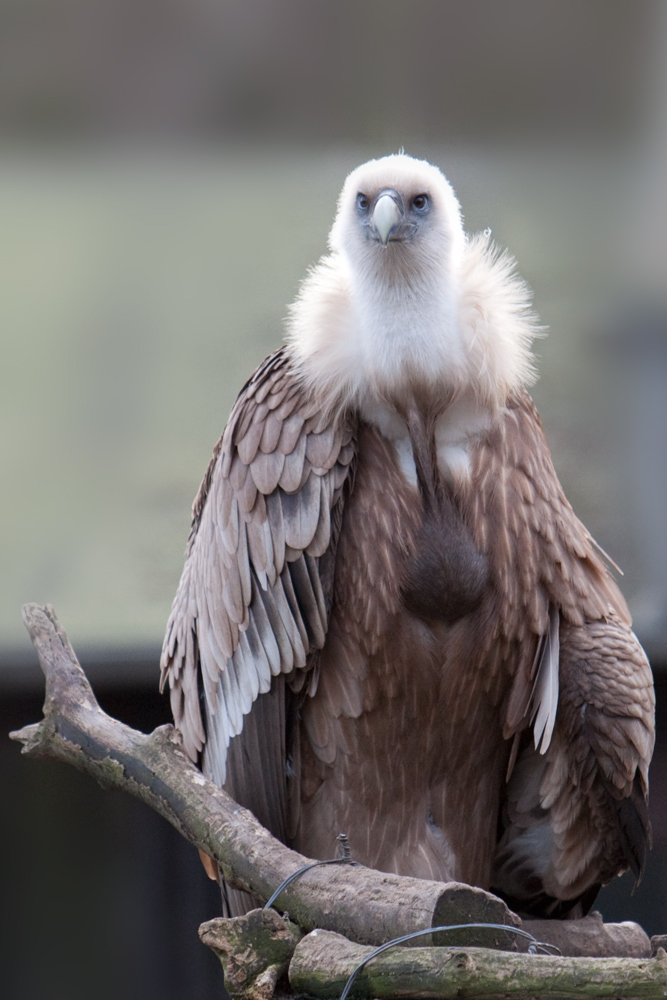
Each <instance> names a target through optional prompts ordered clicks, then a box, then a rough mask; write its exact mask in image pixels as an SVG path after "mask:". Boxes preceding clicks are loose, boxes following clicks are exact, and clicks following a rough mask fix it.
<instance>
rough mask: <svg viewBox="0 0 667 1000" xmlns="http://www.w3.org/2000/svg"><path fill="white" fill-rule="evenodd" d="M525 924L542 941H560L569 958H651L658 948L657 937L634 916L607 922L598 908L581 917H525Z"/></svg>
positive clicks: (556, 943) (561, 948)
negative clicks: (570, 918) (556, 918)
mask: <svg viewBox="0 0 667 1000" xmlns="http://www.w3.org/2000/svg"><path fill="white" fill-rule="evenodd" d="M521 926H522V927H523V929H524V930H525V931H528V933H529V934H532V935H533V937H536V938H537V940H538V941H546V942H547V943H548V944H554V945H556V947H557V948H558V949H559V950H560V952H561V954H562V955H567V956H568V957H569V958H577V957H582V956H588V957H597V958H612V957H615V958H650V957H651V953H652V951H655V949H654V948H652V940H653V939H651V940H649V936H648V934H647V933H646V931H645V930H644V928H643V927H640V926H639V924H635V923H634V922H633V921H631V920H624V921H623V923H622V924H605V923H603V921H602V914H600V913H598V912H597V910H594V911H593V913H589V914H588V916H587V917H583V918H582V919H581V920H524V921H523V923H522V924H521ZM519 950H522V949H521V945H519Z"/></svg>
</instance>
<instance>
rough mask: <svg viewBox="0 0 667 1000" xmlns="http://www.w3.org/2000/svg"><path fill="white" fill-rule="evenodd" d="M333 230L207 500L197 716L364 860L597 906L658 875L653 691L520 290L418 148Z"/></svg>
mask: <svg viewBox="0 0 667 1000" xmlns="http://www.w3.org/2000/svg"><path fill="white" fill-rule="evenodd" d="M329 243H330V249H331V253H330V255H329V256H327V257H324V258H323V259H322V260H321V261H320V262H319V264H318V265H317V266H316V267H315V268H314V270H313V271H312V272H311V273H310V275H309V276H308V277H307V278H306V280H305V282H304V284H303V286H302V288H301V291H300V294H299V296H298V298H297V300H296V302H295V304H294V305H293V306H292V309H291V312H290V317H289V331H288V337H287V342H286V344H285V346H283V347H281V348H280V349H279V350H277V351H276V352H275V353H274V354H272V355H271V356H270V357H268V358H267V359H266V361H264V362H263V364H261V365H260V367H259V368H258V369H257V371H256V372H255V373H254V374H253V375H252V376H251V378H250V379H249V381H248V382H247V383H246V385H245V386H244V387H243V389H242V390H241V393H240V395H239V397H238V399H237V401H236V404H235V405H234V408H233V410H232V414H231V417H230V419H229V422H228V424H227V427H226V428H225V431H224V433H223V435H222V437H221V439H220V441H219V442H218V444H217V445H216V447H215V451H214V454H213V458H212V460H211V464H210V466H209V468H208V471H207V472H206V475H205V477H204V481H203V483H202V485H201V488H200V490H199V493H198V495H197V498H196V500H195V503H194V508H193V509H194V519H193V523H192V530H191V533H190V538H189V542H188V549H187V560H186V563H185V568H184V570H183V575H182V578H181V581H180V585H179V588H178V592H177V594H176V598H175V600H174V604H173V608H172V612H171V617H170V619H169V623H168V626H167V634H166V638H165V642H164V650H163V657H162V682H163V684H164V683H165V682H168V684H169V687H170V690H171V703H172V707H173V714H174V719H175V722H176V725H177V727H178V728H179V730H180V732H181V733H182V736H183V741H184V745H185V748H186V751H187V753H188V754H189V755H190V757H191V758H192V760H193V761H196V762H198V763H199V764H200V766H201V767H202V768H203V770H204V773H205V774H206V775H208V776H209V777H210V778H211V779H212V780H213V781H215V782H217V783H218V784H219V785H224V786H225V788H227V790H228V791H229V792H230V793H231V795H232V796H233V797H234V798H235V799H236V800H237V801H238V802H240V803H241V804H242V805H244V806H247V807H248V808H250V809H251V810H252V811H253V812H254V814H255V815H256V816H257V818H258V819H259V820H260V821H261V822H262V823H263V824H264V825H265V826H266V827H268V828H269V830H271V831H272V832H273V833H274V834H275V835H276V836H277V837H279V838H280V839H281V840H282V841H284V842H285V843H287V844H290V845H292V846H293V847H295V848H296V849H297V850H299V851H300V852H302V853H303V854H305V855H307V856H308V857H311V858H319V859H324V858H329V857H332V856H333V855H334V854H335V847H336V836H337V835H338V834H339V833H341V831H343V832H345V833H346V834H347V836H348V838H349V844H350V848H351V852H352V855H353V857H354V858H355V859H356V860H358V861H360V862H362V863H363V864H365V865H369V866H372V867H374V868H378V869H381V870H383V871H388V872H396V873H398V874H403V875H412V876H417V877H423V878H432V879H442V880H445V881H448V880H452V879H454V880H459V881H462V882H468V883H471V884H472V885H477V886H481V887H484V888H491V889H492V890H494V891H495V892H497V893H499V894H500V895H502V896H503V897H504V898H505V899H506V900H507V901H508V902H509V904H510V905H511V906H512V907H513V908H514V909H516V910H518V911H519V912H520V913H523V914H532V915H539V916H560V917H567V916H578V915H580V914H582V913H584V912H586V911H587V910H588V908H589V907H590V905H591V903H592V901H593V900H594V898H595V896H596V894H597V891H598V889H599V887H600V885H602V884H604V883H605V882H608V881H609V880H610V879H612V878H613V877H614V876H615V875H618V874H620V873H621V872H623V871H625V870H626V869H627V868H630V869H632V871H633V872H634V874H635V877H636V878H638V877H639V876H640V873H641V871H642V866H643V863H644V856H645V850H646V844H647V841H648V839H649V836H650V834H649V822H648V816H647V771H648V765H649V761H650V758H651V753H652V748H653V740H654V696H653V686H652V679H651V672H650V668H649V665H648V662H647V660H646V657H645V655H644V653H643V651H642V649H641V646H640V645H639V643H638V641H637V639H636V638H635V636H634V634H633V633H632V631H631V628H630V617H629V614H628V610H627V607H626V604H625V602H624V600H623V598H622V596H621V594H620V592H619V590H618V588H617V586H616V584H615V583H614V581H613V580H612V578H611V576H610V573H609V571H608V569H607V565H606V563H605V561H604V559H603V558H602V554H601V550H599V549H598V548H597V546H596V544H595V542H594V541H593V539H592V538H591V536H590V535H589V533H588V531H587V530H586V528H585V527H584V526H583V524H581V522H580V521H579V520H578V519H577V518H576V516H575V515H574V513H573V511H572V508H571V507H570V505H569V503H568V501H567V500H566V498H565V496H564V494H563V491H562V489H561V486H560V484H559V481H558V478H557V476H556V473H555V471H554V468H553V465H552V462H551V457H550V454H549V449H548V447H547V444H546V441H545V438H544V433H543V430H542V425H541V423H540V419H539V416H538V414H537V412H536V410H535V407H534V405H533V402H532V400H531V398H530V396H529V395H528V392H527V389H526V386H527V385H528V384H529V383H530V382H531V380H532V378H533V363H532V358H531V354H530V344H531V339H532V336H533V335H534V332H535V327H534V317H532V316H531V314H530V311H529V300H528V292H527V289H526V287H525V286H524V285H523V283H522V282H521V281H520V280H519V279H518V278H517V277H516V276H515V274H514V264H513V261H512V259H511V258H510V257H509V256H508V255H507V254H499V253H498V252H497V251H496V250H495V249H494V247H493V245H492V244H491V243H490V242H489V238H488V236H487V235H484V236H473V237H467V236H466V235H465V234H464V231H463V228H462V222H461V215H460V209H459V205H458V202H457V200H456V197H455V195H454V192H453V190H452V188H451V187H450V185H449V183H448V182H447V181H446V180H445V178H444V177H443V176H442V174H441V173H440V172H439V170H438V169H437V168H436V167H433V166H431V165H430V164H428V163H426V162H423V161H419V160H415V159H412V158H410V157H408V156H405V155H403V154H399V155H396V156H387V157H384V158H383V159H380V160H374V161H371V162H370V163H366V164H364V165H363V166H361V167H359V168H358V169H356V170H355V171H353V172H352V173H351V174H350V176H349V177H348V178H347V180H346V182H345V186H344V188H343V191H342V194H341V196H340V200H339V203H338V212H337V215H336V219H335V222H334V224H333V228H332V230H331V235H330V239H329ZM236 905H238V901H237V904H236Z"/></svg>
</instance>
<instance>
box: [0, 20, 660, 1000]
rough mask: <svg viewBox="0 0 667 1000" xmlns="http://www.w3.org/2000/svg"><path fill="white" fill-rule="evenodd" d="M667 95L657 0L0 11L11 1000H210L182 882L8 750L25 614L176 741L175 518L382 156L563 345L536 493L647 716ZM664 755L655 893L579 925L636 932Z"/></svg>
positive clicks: (216, 990)
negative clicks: (171, 707) (438, 185)
mask: <svg viewBox="0 0 667 1000" xmlns="http://www.w3.org/2000/svg"><path fill="white" fill-rule="evenodd" d="M666 66H667V4H664V3H663V2H661V0H576V2H575V0H506V2H499V0H467V2H463V0H460V2H454V0H450V2H448V0H441V2H426V0H413V2H410V3H408V2H405V3H399V2H394V0H384V2H379V0H357V2H355V3H352V2H350V0H342V2H337V3H334V2H324V0H322V2H317V3H315V2H312V0H311V2H308V0H284V2H283V0H280V2H269V0H245V2H242V0H235V2H225V0H219V2H217V3H213V2H211V0H143V2H142V0H133V2H132V3H130V2H128V0H86V2H83V0H60V2H57V3H52V4H46V3H44V2H43V0H30V2H24V3H22V4H18V3H9V2H6V3H4V4H2V5H0V138H1V140H2V142H1V144H0V218H1V219H2V225H1V226H0V284H1V285H2V294H1V295H0V331H1V333H0V337H1V338H2V358H3V363H2V365H0V414H1V416H2V427H3V430H2V435H1V437H0V463H1V468H2V472H1V476H0V483H1V491H0V553H1V554H2V567H3V572H2V575H1V576H0V598H1V599H0V715H1V722H2V725H1V727H0V729H1V732H0V766H1V767H2V779H3V785H2V787H3V796H2V802H3V822H2V825H1V833H0V859H1V863H2V865H3V871H2V876H1V878H2V881H1V884H2V900H3V907H2V920H3V926H2V928H1V929H0V948H2V949H3V951H4V952H5V954H4V956H3V958H2V961H1V964H0V988H1V989H2V996H3V997H5V996H6V997H10V998H12V1000H19V998H20V1000H42V998H44V1000H46V998H51V997H55V998H59V997H61V996H62V997H68V998H71V1000H79V998H81V1000H83V998H84V997H86V998H87V997H89V996H91V995H93V994H94V995H95V996H96V997H98V998H100V1000H106V998H107V997H108V998H112V997H114V998H115V997H121V996H122V997H129V998H134V997H137V998H139V997H141V998H153V997H155V998H164V1000H171V998H174V1000H176V998H181V997H187V998H189V1000H200V998H201V1000H204V998H208V997H215V996H219V995H221V988H222V987H221V984H222V980H221V975H220V972H219V967H218V965H217V962H216V960H215V959H214V958H213V957H212V955H211V954H209V953H208V951H207V950H206V949H205V948H204V947H203V946H202V945H200V944H199V942H198V940H197V936H196V928H197V926H198V924H199V923H200V922H201V921H202V920H204V919H206V918H208V917H209V916H213V915H215V913H216V912H217V907H218V900H217V898H216V893H215V891H214V887H212V886H211V885H209V884H208V883H207V881H206V879H205V876H204V875H203V872H201V871H200V869H199V864H198V861H197V859H196V857H194V856H193V852H192V851H191V850H190V849H189V848H188V847H187V846H186V845H185V844H181V842H180V841H179V839H178V837H177V836H176V834H174V833H173V832H172V831H171V829H170V828H168V827H167V826H166V824H164V823H163V822H162V821H161V820H159V819H158V818H157V817H156V816H153V815H152V814H150V812H149V811H148V810H147V809H145V808H144V807H142V806H141V805H139V804H137V803H134V802H132V801H130V800H127V801H126V800H125V799H124V798H122V797H121V796H115V795H111V794H109V793H104V792H102V791H101V790H100V789H98V788H97V787H96V786H95V785H94V784H92V783H91V782H88V781H87V780H86V779H84V778H81V777H80V776H79V775H77V774H76V773H75V772H73V771H72V772H70V771H68V770H67V769H66V768H64V767H62V768H61V767H58V766H56V765H46V764H37V763H34V762H29V761H25V760H22V759H21V758H20V756H19V751H18V748H17V746H16V745H14V744H10V743H9V741H8V740H7V738H6V737H5V736H2V734H1V733H6V732H7V730H9V729H10V728H17V727H19V726H20V725H23V724H25V723H27V722H32V721H36V720H37V718H39V716H40V697H41V682H40V676H41V675H40V673H39V670H38V668H37V666H36V659H35V657H34V654H33V653H32V652H31V649H30V646H29V643H28V640H27V638H26V637H25V633H24V631H23V627H22V625H21V620H20V606H21V604H22V603H23V602H25V601H39V602H44V601H48V602H50V603H52V604H54V606H55V608H56V611H57V613H58V615H59V617H60V619H61V621H62V623H63V625H64V626H65V628H66V629H67V630H68V632H69V635H70V638H71V640H72V642H73V644H74V646H75V649H77V651H78V652H79V653H80V656H81V659H82V662H83V663H84V666H85V667H86V669H87V670H88V672H89V675H90V676H91V679H92V680H93V682H94V684H95V687H96V690H97V691H98V692H99V694H100V698H101V701H102V703H103V705H104V706H105V707H106V708H107V709H108V710H109V711H111V712H113V713H114V714H117V715H118V716H119V717H121V718H123V719H125V720H126V721H128V722H130V723H132V724H133V725H137V726H138V727H139V728H143V729H149V728H151V727H152V726H154V725H155V724H157V723H159V722H161V721H166V720H167V719H168V706H167V704H166V703H165V701H164V700H163V699H160V698H159V696H158V695H157V693H156V684H157V660H158V655H159V647H160V643H161V637H162V632H163V629H164V625H165V622H166V618H167V615H168V613H169V607H170V604H171V599H172V597H173V594H174V592H175V589H176V585H177V582H178V577H179V574H180V569H181V566H182V560H183V549H184V545H185V539H186V536H187V531H188V526H189V515H190V504H191V501H192V498H193V497H194V494H195V492H196V490H197V487H198V484H199V480H200V478H201V476H202V474H203V472H204V470H205V468H206V464H207V462H208V458H209V456H210V453H211V450H212V447H213V444H214V442H215V440H216V439H217V437H218V435H219V434H220V432H221V430H222V428H223V426H224V423H225V420H226V417H227V414H228V412H229V409H230V406H231V404H232V402H233V399H234V396H235V394H236V392H237V391H238V389H239V387H240V386H241V384H242V383H243V382H244V381H245V379H246V378H247V376H248V375H249V373H250V372H251V371H252V369H253V368H254V367H255V365H256V364H257V363H258V362H259V361H260V360H261V359H262V358H263V357H264V356H265V355H266V354H267V353H268V352H269V351H271V350H273V349H274V348H275V347H276V346H277V345H278V343H279V342H280V339H281V336H282V326H283V320H284V316H285V312H286V304H287V303H288V302H289V301H290V300H291V299H292V298H293V297H294V294H295V292H296V289H297V287H298V284H299V281H300V279H301V278H302V277H303V275H304V274H305V272H306V269H307V267H308V266H309V265H310V264H312V263H313V262H314V261H315V260H316V259H317V258H318V257H319V255H320V254H321V253H322V252H324V250H325V248H326V236H327V232H328V229H329V226H330V224H331V221H332V218H333V214H334V210H335V201H336V196H337V193H338V191H339V189H340V187H341V185H342V182H343V179H344V177H345V175H346V173H347V172H348V171H349V170H350V169H352V168H353V167H354V166H356V165H357V164H358V163H360V162H362V161H363V160H365V159H368V158H369V157H371V156H378V155H382V154H384V153H386V152H392V151H395V150H397V149H398V148H399V147H401V146H404V147H405V148H406V151H407V152H409V153H411V154H412V155H415V156H419V157H426V158H428V159H431V160H432V161H433V162H435V163H437V164H438V165H439V166H440V167H441V168H442V169H443V170H444V172H445V173H446V174H447V176H448V177H449V179H450V180H451V181H452V183H453V185H454V188H455V190H456V191H457V194H458V196H459V198H460V201H461V204H462V207H463V213H464V217H465V223H466V227H467V228H468V230H469V231H471V232H473V231H476V230H478V229H484V228H487V227H490V228H491V229H492V231H493V235H494V238H495V239H496V240H497V242H498V243H499V244H500V245H501V246H506V247H509V249H510V250H511V251H512V252H513V253H514V254H515V255H516V257H517V258H518V261H519V268H520V271H521V273H522V274H523V276H524V277H525V278H526V279H527V281H528V282H529V283H530V285H531V286H532V288H533V289H534V291H535V303H536V307H537V309H538V311H539V314H540V316H541V319H542V321H543V322H544V324H545V326H547V327H548V328H549V331H550V332H549V336H548V337H547V338H545V339H543V340H540V341H539V342H538V343H537V347H536V350H537V354H538V356H539V361H540V371H541V379H540V382H539V383H538V385H537V386H536V387H535V391H534V396H535V398H536V401H537V403H538V406H539V408H540V411H541V413H542V416H543V419H544V421H545V424H546V428H547V436H548V438H549V442H550V444H551V447H552V451H553V454H554V459H555V462H556V466H557V468H558V470H559V473H560V475H561V478H562V481H563V484H564V486H565V489H566V492H567V493H568V496H569V498H570V500H571V501H572V503H573V506H574V508H575V510H576V512H577V513H578V514H579V515H580V517H582V519H583V520H584V521H585V522H586V524H587V526H588V527H589V528H590V529H591V531H592V532H593V534H594V535H595V536H596V538H597V539H598V541H599V542H600V544H601V545H602V546H603V547H604V548H605V549H606V550H607V551H608V552H609V553H610V555H612V557H613V558H614V559H615V560H616V561H617V562H619V563H620V564H621V565H622V566H623V568H624V570H625V579H624V581H623V582H622V587H623V589H624V592H625V594H626V596H627V597H628V598H629V599H630V602H631V605H632V607H633V611H634V612H635V616H636V624H637V630H638V633H639V635H640V638H641V639H642V641H644V643H645V645H646V646H647V648H648V650H649V652H650V654H651V657H652V660H653V664H654V669H655V672H656V679H657V683H658V693H659V699H660V693H661V691H662V690H663V688H664V686H665V683H666V682H667V672H666V673H665V674H663V670H665V668H667V528H666V526H665V513H666V511H665V507H666V505H667V292H666V290H665V289H666V284H665V279H666V277H667V255H666V251H665V235H664V234H665V232H666V231H667V199H666V197H665V194H666V189H667V68H666ZM663 677H664V678H665V680H663ZM660 707H661V701H660V700H659V710H660ZM666 724H667V720H663V719H662V717H661V716H660V714H659V725H660V728H659V737H658V746H657V750H656V759H655V765H654V769H653V777H652V781H653V798H652V814H653V823H654V837H655V849H654V851H653V853H652V855H651V861H650V863H649V871H648V875H647V876H646V877H645V879H644V882H643V883H642V885H641V886H640V888H639V889H638V890H637V892H636V893H635V894H634V895H633V896H631V895H630V886H629V885H628V884H626V880H625V879H624V880H622V881H621V882H619V884H618V885H617V886H614V887H613V888H609V889H607V890H605V892H604V893H603V895H602V896H601V899H600V904H599V905H600V908H601V910H602V911H603V913H604V915H605V917H606V918H608V919H625V918H635V919H640V920H641V921H642V922H643V923H644V924H645V926H646V927H647V929H648V930H649V931H650V932H651V933H657V932H667V902H666V901H665V891H666V889H667V873H666V872H665V863H666V862H667V805H666V804H665V796H667V750H666V749H665V743H666V741H667V728H666Z"/></svg>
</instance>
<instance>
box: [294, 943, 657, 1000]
mask: <svg viewBox="0 0 667 1000" xmlns="http://www.w3.org/2000/svg"><path fill="white" fill-rule="evenodd" d="M372 950H373V949H372V948H368V947H364V946H362V945H358V944H352V942H350V941H347V940H345V938H343V937H341V936H340V935H339V934H332V933H329V932H327V931H313V932H312V933H311V934H308V935H307V937H304V938H302V940H301V941H300V942H299V944H298V945H297V946H296V950H295V952H294V956H293V958H292V961H291V963H290V966H289V981H290V985H291V987H292V989H293V990H294V992H295V993H297V994H307V995H309V996H312V997H318V998H321V1000H337V998H338V997H340V995H341V993H342V991H343V988H344V986H345V984H346V982H347V980H348V977H349V976H350V974H351V973H352V972H353V971H354V969H355V968H356V967H357V965H359V963H360V962H362V961H363V960H364V959H365V958H366V957H367V956H368V955H370V953H371V952H372ZM666 992H667V954H665V952H664V950H662V949H661V950H660V952H659V953H658V955H657V957H656V958H646V959H631V958H556V957H554V956H551V955H513V954H510V953H508V952H499V951H493V950H491V949H490V948H462V947H457V948H451V949H450V948H409V949H408V948H396V949H395V950H391V951H387V952H385V953H384V954H382V955H378V957H377V958H374V959H373V960H372V961H371V962H370V963H369V964H368V965H367V966H366V967H365V968H364V969H363V970H362V971H361V972H360V973H359V975H358V977H357V979H356V980H355V983H354V985H353V987H352V991H351V993H350V996H351V997H352V998H355V1000H356V998H359V997H364V998H365V997H378V998H385V997H386V998H401V997H403V998H404V997H411V998H415V1000H421V998H423V1000H450V998H451V1000H454V998H455V997H469V998H471V1000H472V998H478V1000H490V998H492V997H498V998H501V997H502V998H505V1000H535V998H536V997H539V998H540V1000H578V998H581V1000H586V998H589V997H598V998H605V1000H609V998H611V997H614V998H622V997H632V998H633V1000H638V998H642V997H646V998H657V997H664V996H665V994H666Z"/></svg>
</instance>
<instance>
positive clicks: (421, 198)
mask: <svg viewBox="0 0 667 1000" xmlns="http://www.w3.org/2000/svg"><path fill="white" fill-rule="evenodd" d="M412 207H413V208H416V209H417V211H418V212H423V211H424V210H425V209H426V208H428V195H425V194H418V195H417V196H416V197H415V198H413V199H412Z"/></svg>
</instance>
